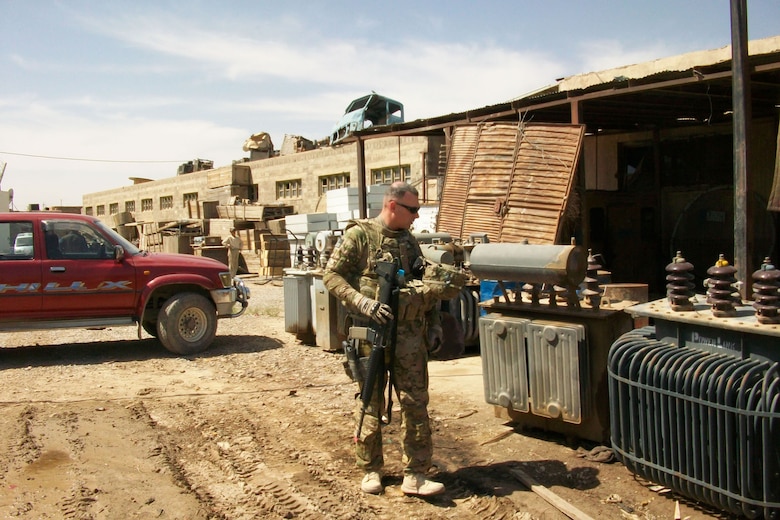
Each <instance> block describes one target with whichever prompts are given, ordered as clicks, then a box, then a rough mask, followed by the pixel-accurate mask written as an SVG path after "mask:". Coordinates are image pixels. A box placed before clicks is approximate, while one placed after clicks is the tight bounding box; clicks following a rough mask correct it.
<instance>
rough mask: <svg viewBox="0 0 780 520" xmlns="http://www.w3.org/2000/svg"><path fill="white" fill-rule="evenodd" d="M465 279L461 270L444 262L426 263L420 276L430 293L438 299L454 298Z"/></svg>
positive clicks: (464, 283)
mask: <svg viewBox="0 0 780 520" xmlns="http://www.w3.org/2000/svg"><path fill="white" fill-rule="evenodd" d="M467 280H468V278H467V276H466V275H465V274H464V273H463V271H461V270H460V269H457V268H456V267H453V266H451V265H446V264H430V265H428V266H427V267H426V268H425V273H424V274H423V278H422V281H423V283H425V285H426V286H428V288H429V289H430V292H431V294H432V295H433V296H434V297H435V298H436V299H439V300H450V299H452V298H455V297H456V296H457V295H458V293H460V290H461V289H463V286H464V285H466V281H467Z"/></svg>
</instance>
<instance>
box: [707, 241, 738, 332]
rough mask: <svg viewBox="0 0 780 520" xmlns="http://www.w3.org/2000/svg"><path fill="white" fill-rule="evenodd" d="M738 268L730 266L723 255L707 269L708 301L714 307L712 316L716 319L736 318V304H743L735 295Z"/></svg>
mask: <svg viewBox="0 0 780 520" xmlns="http://www.w3.org/2000/svg"><path fill="white" fill-rule="evenodd" d="M736 272H737V268H736V267H734V266H733V265H730V264H729V262H728V260H726V258H725V256H724V255H723V254H722V253H721V254H720V255H719V256H718V261H717V262H715V265H713V266H712V267H710V268H709V269H707V274H708V275H710V277H709V278H708V279H707V301H708V303H710V304H711V305H712V315H713V316H715V317H716V318H724V317H728V316H736V315H737V309H736V307H735V304H739V303H741V302H740V301H739V299H738V297H737V296H735V294H734V292H735V291H734V284H735V283H736V282H737V279H736V278H735V277H734V274H735V273H736Z"/></svg>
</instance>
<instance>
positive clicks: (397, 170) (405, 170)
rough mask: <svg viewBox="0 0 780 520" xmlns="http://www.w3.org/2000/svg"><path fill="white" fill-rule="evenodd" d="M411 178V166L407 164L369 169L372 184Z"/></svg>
mask: <svg viewBox="0 0 780 520" xmlns="http://www.w3.org/2000/svg"><path fill="white" fill-rule="evenodd" d="M411 179H412V168H411V167H410V166H409V165H408V164H404V165H403V166H390V167H388V168H376V169H372V170H371V183H372V184H392V183H394V182H396V181H404V182H409V181H410V180H411Z"/></svg>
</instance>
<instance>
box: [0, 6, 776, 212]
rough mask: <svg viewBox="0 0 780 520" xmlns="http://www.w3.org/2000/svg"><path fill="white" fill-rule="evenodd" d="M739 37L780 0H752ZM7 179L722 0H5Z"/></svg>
mask: <svg viewBox="0 0 780 520" xmlns="http://www.w3.org/2000/svg"><path fill="white" fill-rule="evenodd" d="M747 20H748V38H749V39H751V40H754V39H761V38H767V37H771V36H778V35H780V25H779V24H778V20H780V2H779V1H778V0H748V12H747ZM0 42H1V43H0V67H2V68H1V69H0V70H1V71H2V72H1V73H0V163H2V162H4V163H5V164H6V168H5V174H4V176H3V178H2V180H0V189H1V190H4V191H8V190H9V189H13V190H14V200H13V206H14V208H15V209H18V210H25V209H27V207H28V205H29V204H39V205H40V206H41V207H48V206H80V205H81V201H82V199H81V197H82V195H83V194H84V193H93V192H98V191H102V190H108V189H114V188H118V187H121V186H124V185H129V184H131V181H130V180H129V178H130V177H144V178H149V179H162V178H166V177H172V176H175V175H176V170H177V168H178V166H179V165H180V164H182V163H185V162H187V161H191V160H193V159H205V160H211V161H214V165H215V167H219V166H225V165H229V164H231V163H232V162H233V161H235V160H240V159H242V158H244V157H248V155H249V153H248V152H245V151H244V150H243V149H242V146H243V144H244V142H245V141H246V139H247V138H248V137H249V136H250V135H252V134H255V133H258V132H267V133H269V134H270V136H271V139H272V141H273V144H274V147H275V148H277V149H279V148H280V147H281V145H282V142H283V140H284V136H285V135H300V136H303V137H305V138H307V139H311V140H317V139H322V138H325V137H327V136H328V135H329V134H330V131H331V129H332V127H333V126H334V125H335V124H336V122H337V121H338V119H339V118H340V117H341V115H342V114H343V113H344V109H345V108H346V107H347V105H348V104H349V102H350V101H352V100H353V99H355V98H357V97H360V96H362V95H365V94H368V93H370V92H371V91H375V92H377V93H379V94H382V95H385V96H388V97H390V98H393V99H396V100H398V101H400V102H401V103H403V104H404V111H405V117H406V120H407V121H412V120H415V119H419V118H426V117H435V116H441V115H446V114H450V113H455V112H462V111H465V110H469V109H474V108H480V107H484V106H487V105H494V104H497V103H502V102H505V101H508V100H510V99H513V98H516V97H519V96H521V95H523V94H526V93H528V92H531V91H533V90H536V89H539V88H541V87H544V86H547V85H550V84H552V83H554V82H555V81H556V80H557V79H560V78H563V77H567V76H571V75H575V74H580V73H585V72H593V71H599V70H604V69H609V68H612V67H618V66H622V65H629V64H632V63H640V62H643V61H650V60H654V59H657V58H663V57H667V56H673V55H677V54H683V53H687V52H692V51H698V50H706V49H715V48H720V47H725V46H728V45H730V43H731V21H730V3H729V0H684V1H680V0H654V1H652V2H648V1H631V0H568V1H564V0H525V1H520V0H479V1H477V0H473V1H466V0H448V1H439V0H422V1H421V0H395V1H393V2H387V1H372V0H361V1H353V0H345V1H339V0H335V1H333V0H332V1H330V2H326V1H313V0H299V1H297V2H268V1H264V0H254V1H251V2H250V1H231V0H221V1H219V2H217V1H205V0H203V1H201V0H181V1H166V0H126V1H122V0H94V1H87V0H62V1H56V0H0Z"/></svg>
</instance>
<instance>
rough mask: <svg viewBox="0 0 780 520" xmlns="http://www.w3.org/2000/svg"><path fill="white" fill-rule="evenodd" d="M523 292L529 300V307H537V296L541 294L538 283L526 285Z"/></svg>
mask: <svg viewBox="0 0 780 520" xmlns="http://www.w3.org/2000/svg"><path fill="white" fill-rule="evenodd" d="M523 292H524V293H525V294H526V295H527V296H528V298H529V299H530V300H531V305H539V295H540V294H541V289H540V288H539V284H538V283H527V284H525V285H523Z"/></svg>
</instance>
